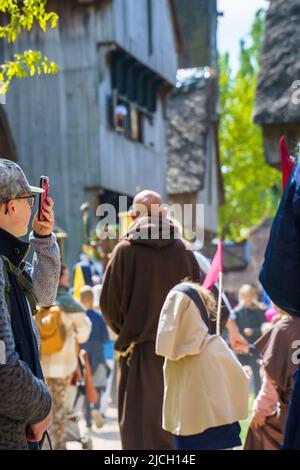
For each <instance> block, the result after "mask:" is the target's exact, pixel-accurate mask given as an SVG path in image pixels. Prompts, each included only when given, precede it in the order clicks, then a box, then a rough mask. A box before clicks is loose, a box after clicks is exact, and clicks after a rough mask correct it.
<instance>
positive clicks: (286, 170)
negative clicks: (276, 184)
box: [279, 136, 294, 190]
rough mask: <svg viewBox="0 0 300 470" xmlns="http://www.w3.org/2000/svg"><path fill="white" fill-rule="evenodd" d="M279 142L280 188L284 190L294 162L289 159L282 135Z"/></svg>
mask: <svg viewBox="0 0 300 470" xmlns="http://www.w3.org/2000/svg"><path fill="white" fill-rule="evenodd" d="M279 143H280V152H281V168H282V189H283V190H284V188H285V187H286V184H287V182H288V180H289V178H290V176H291V173H292V171H293V168H294V162H293V161H292V160H291V157H290V154H289V151H288V148H287V144H286V140H285V138H284V136H282V137H281V138H280V141H279Z"/></svg>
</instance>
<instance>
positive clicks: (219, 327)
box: [217, 271, 223, 335]
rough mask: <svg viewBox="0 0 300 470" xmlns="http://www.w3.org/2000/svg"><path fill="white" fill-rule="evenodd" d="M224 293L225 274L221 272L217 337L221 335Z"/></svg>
mask: <svg viewBox="0 0 300 470" xmlns="http://www.w3.org/2000/svg"><path fill="white" fill-rule="evenodd" d="M222 291H223V273H222V271H219V297H218V310H217V335H220V334H221V308H222Z"/></svg>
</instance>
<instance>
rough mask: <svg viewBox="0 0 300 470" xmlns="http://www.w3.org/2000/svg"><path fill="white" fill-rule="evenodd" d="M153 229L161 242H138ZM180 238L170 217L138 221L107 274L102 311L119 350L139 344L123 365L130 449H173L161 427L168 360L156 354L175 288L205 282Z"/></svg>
mask: <svg viewBox="0 0 300 470" xmlns="http://www.w3.org/2000/svg"><path fill="white" fill-rule="evenodd" d="M151 228H152V229H157V234H158V236H156V239H154V237H153V236H152V238H150V236H149V238H148V239H143V238H139V239H135V238H136V233H137V231H139V233H140V234H142V237H145V235H146V234H149V230H150V229H151ZM136 230H137V231H136ZM168 231H170V235H171V236H170V237H168ZM157 234H156V235H157ZM175 234H177V231H176V228H175V226H174V225H173V224H172V222H170V221H168V220H167V219H165V218H157V217H156V218H152V219H150V218H149V217H143V218H140V219H137V221H136V223H135V224H134V225H133V226H132V227H131V230H130V231H129V233H128V234H127V235H126V237H124V239H123V240H122V241H121V242H120V243H119V244H118V245H117V247H116V248H115V250H114V251H113V253H112V256H111V259H110V261H109V264H108V266H107V270H106V272H105V276H104V281H103V288H102V293H101V299H100V308H101V311H102V313H103V315H104V318H105V320H106V322H107V324H108V325H109V326H110V327H111V328H112V329H113V331H114V332H115V333H116V334H117V335H118V339H117V341H116V345H115V348H116V350H117V351H124V350H126V349H128V347H129V346H130V344H131V343H132V342H134V343H136V345H135V347H134V350H133V352H132V354H131V356H127V357H126V358H125V357H120V361H119V365H120V383H119V387H118V412H119V424H120V431H121V440H122V446H123V449H125V450H132V449H137V450H140V449H147V450H156V449H158V450H161V449H173V448H174V447H173V442H172V436H171V434H169V433H167V432H166V431H164V430H163V429H162V406H163V393H164V383H163V362H164V359H163V358H162V357H159V356H157V355H156V354H155V340H156V333H157V328H158V321H159V316H160V311H161V308H162V306H163V304H164V301H165V299H166V297H167V294H168V293H169V291H170V290H171V289H172V287H174V286H175V285H176V284H178V283H179V282H180V281H182V280H183V279H184V278H186V277H189V278H191V279H192V280H194V281H199V280H200V269H199V265H198V263H197V261H196V259H195V257H194V255H193V252H192V251H191V250H189V249H188V246H187V245H186V244H185V242H184V241H182V240H181V239H178V238H177V239H175ZM177 236H178V235H177ZM168 238H169V239H168ZM129 357H130V363H129V365H128V359H129Z"/></svg>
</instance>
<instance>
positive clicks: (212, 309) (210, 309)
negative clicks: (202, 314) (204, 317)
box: [185, 281, 217, 321]
mask: <svg viewBox="0 0 300 470" xmlns="http://www.w3.org/2000/svg"><path fill="white" fill-rule="evenodd" d="M185 282H187V283H188V284H190V286H191V287H193V288H194V289H195V290H196V291H197V292H198V294H199V295H200V297H201V299H202V302H203V303H204V305H205V308H206V310H207V313H208V316H209V318H210V320H212V321H216V319H217V304H216V300H215V298H214V296H213V294H212V293H211V292H210V291H209V290H207V289H205V287H203V286H201V285H200V284H198V283H197V282H192V281H185Z"/></svg>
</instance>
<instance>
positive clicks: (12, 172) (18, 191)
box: [0, 158, 44, 204]
mask: <svg viewBox="0 0 300 470" xmlns="http://www.w3.org/2000/svg"><path fill="white" fill-rule="evenodd" d="M43 192H44V190H43V189H41V188H38V187H35V186H30V185H29V183H28V181H27V178H26V176H25V175H24V173H23V171H22V170H21V168H20V167H19V165H17V164H16V163H15V162H12V161H11V160H5V159H3V158H0V204H3V203H5V202H7V201H10V200H11V199H16V198H17V197H20V196H23V194H25V193H32V194H33V193H43Z"/></svg>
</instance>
